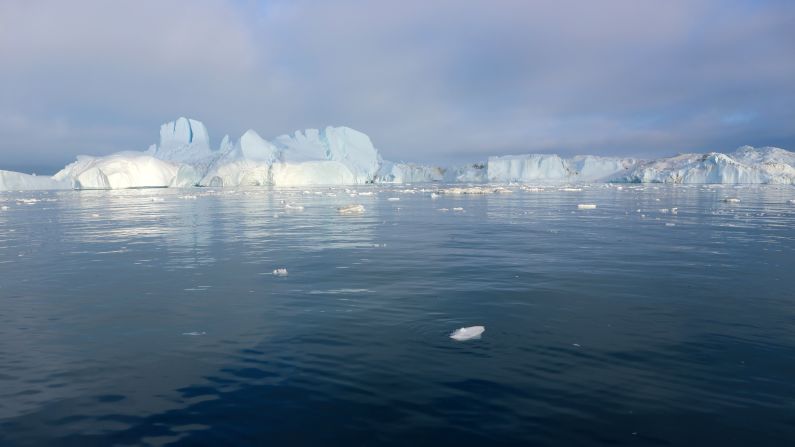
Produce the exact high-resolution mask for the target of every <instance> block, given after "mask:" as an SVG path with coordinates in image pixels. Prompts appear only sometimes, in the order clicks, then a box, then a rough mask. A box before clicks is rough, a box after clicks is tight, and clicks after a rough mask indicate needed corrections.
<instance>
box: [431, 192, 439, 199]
mask: <svg viewBox="0 0 795 447" xmlns="http://www.w3.org/2000/svg"><path fill="white" fill-rule="evenodd" d="M431 198H432V199H438V198H439V194H436V193H435V192H432V193H431Z"/></svg>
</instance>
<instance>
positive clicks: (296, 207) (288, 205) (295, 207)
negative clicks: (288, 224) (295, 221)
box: [284, 202, 304, 211]
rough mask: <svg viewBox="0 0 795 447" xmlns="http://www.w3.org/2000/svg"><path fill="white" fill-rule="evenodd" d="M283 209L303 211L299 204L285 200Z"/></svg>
mask: <svg viewBox="0 0 795 447" xmlns="http://www.w3.org/2000/svg"><path fill="white" fill-rule="evenodd" d="M284 209H287V210H291V211H303V210H304V207H303V206H301V205H296V204H294V203H290V202H287V203H285V204H284Z"/></svg>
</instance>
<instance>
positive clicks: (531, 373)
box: [0, 186, 795, 446]
mask: <svg viewBox="0 0 795 447" xmlns="http://www.w3.org/2000/svg"><path fill="white" fill-rule="evenodd" d="M511 189H513V190H514V192H513V193H512V194H493V195H482V196H448V195H444V196H442V197H439V198H437V199H433V198H431V197H430V192H429V191H420V188H413V187H408V188H405V190H404V189H403V188H393V189H385V188H357V189H356V190H357V191H360V192H361V191H373V192H374V195H373V196H358V197H351V196H350V195H349V192H346V191H345V190H344V189H341V188H338V189H334V190H328V189H318V190H312V191H309V194H306V193H304V192H303V191H302V190H279V191H269V190H265V189H252V190H234V191H232V190H220V189H219V190H211V189H194V190H184V191H179V190H127V191H113V192H108V191H83V192H72V191H69V192H57V193H56V192H50V193H5V194H1V195H0V206H6V207H8V208H7V209H4V210H2V211H0V445H4V446H5V445H75V446H90V445H207V446H218V445H266V444H271V445H284V444H295V445H346V446H348V445H384V444H391V445H434V446H438V445H481V446H482V445H633V446H634V445H655V446H656V445H722V446H727V445H737V446H747V445H793V443H795V227H793V224H795V205H791V204H788V203H787V200H788V199H792V198H795V188H793V187H776V186H770V187H744V188H733V187H702V186H696V187H663V186H660V187H653V186H646V187H632V186H625V187H624V188H623V189H618V188H617V187H615V186H592V187H590V188H589V187H586V188H585V189H584V190H583V191H579V192H577V191H560V190H558V189H557V188H551V187H550V188H547V189H546V190H544V191H523V190H522V189H521V188H519V187H512V188H511ZM186 194H189V195H195V196H196V197H195V198H191V197H187V198H186V197H184V196H185V195H186ZM331 194H335V195H333V196H332V195H331ZM389 197H399V198H400V200H399V201H388V200H387V198H389ZM725 197H739V198H740V199H741V201H740V202H739V203H725V202H723V199H724V198H725ZM20 199H36V201H32V200H27V201H24V200H20ZM282 200H286V201H289V202H292V203H295V204H300V205H303V206H304V207H305V208H304V209H303V210H302V211H298V210H285V207H284V205H283V204H282V203H281V201H282ZM348 203H362V204H363V205H364V206H365V207H366V211H365V212H364V214H361V215H352V216H341V215H339V213H338V212H337V210H336V208H337V207H338V206H341V205H344V204H348ZM578 203H595V204H597V205H598V208H597V209H594V210H578V209H577V206H576V205H577V204H578ZM458 207H460V208H463V210H459V211H453V208H458ZM673 207H676V208H678V212H677V213H676V214H674V213H672V212H671V211H670V210H671V208H673ZM445 208H446V209H448V211H443V210H440V209H445ZM279 267H286V268H287V269H288V271H289V276H287V277H276V276H273V275H272V274H271V272H272V271H273V269H275V268H279ZM470 325H485V326H486V332H485V334H484V335H483V337H482V338H481V339H480V340H471V341H467V342H456V341H453V340H451V339H450V338H449V333H450V332H451V331H453V330H455V329H456V328H459V327H462V326H470Z"/></svg>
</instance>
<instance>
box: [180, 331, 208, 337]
mask: <svg viewBox="0 0 795 447" xmlns="http://www.w3.org/2000/svg"><path fill="white" fill-rule="evenodd" d="M182 335H191V336H197V335H207V332H204V331H202V332H198V331H195V332H183V333H182Z"/></svg>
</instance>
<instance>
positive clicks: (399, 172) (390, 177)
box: [377, 161, 445, 183]
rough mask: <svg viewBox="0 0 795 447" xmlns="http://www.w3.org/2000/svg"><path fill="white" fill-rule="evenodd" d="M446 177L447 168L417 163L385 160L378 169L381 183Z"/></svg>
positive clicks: (428, 181)
mask: <svg viewBox="0 0 795 447" xmlns="http://www.w3.org/2000/svg"><path fill="white" fill-rule="evenodd" d="M444 179H445V170H444V169H443V168H440V167H436V166H426V165H421V164H416V163H394V162H391V161H384V162H383V163H382V164H381V168H380V169H379V171H378V175H377V181H378V182H379V183H431V182H440V181H442V180H444Z"/></svg>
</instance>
